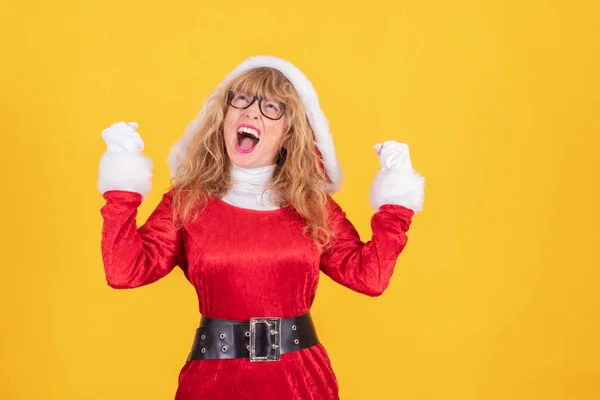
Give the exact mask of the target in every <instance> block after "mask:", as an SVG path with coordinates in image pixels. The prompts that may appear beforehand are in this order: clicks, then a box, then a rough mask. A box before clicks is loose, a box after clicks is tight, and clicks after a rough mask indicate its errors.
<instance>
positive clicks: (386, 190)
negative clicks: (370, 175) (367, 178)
mask: <svg viewBox="0 0 600 400" xmlns="http://www.w3.org/2000/svg"><path fill="white" fill-rule="evenodd" d="M374 148H375V151H376V152H377V155H378V156H379V165H380V166H381V171H379V172H378V173H377V175H376V176H375V180H374V181H373V184H372V185H371V195H370V200H371V205H372V206H373V208H374V209H375V210H379V207H381V206H383V205H385V204H396V205H401V206H404V207H406V208H409V209H411V210H413V211H414V212H419V211H421V210H422V209H423V196H424V187H425V179H423V177H422V176H421V175H419V174H418V173H417V172H415V171H414V170H413V167H412V163H411V161H410V155H409V153H408V145H407V144H405V143H398V142H396V141H393V140H388V141H385V142H383V143H379V144H376V145H375V147H374Z"/></svg>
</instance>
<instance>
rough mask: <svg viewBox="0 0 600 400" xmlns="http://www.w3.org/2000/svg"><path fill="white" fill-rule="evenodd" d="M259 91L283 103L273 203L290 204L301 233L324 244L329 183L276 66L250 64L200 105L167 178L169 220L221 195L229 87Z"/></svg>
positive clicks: (226, 168) (227, 178) (297, 103)
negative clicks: (301, 223)
mask: <svg viewBox="0 0 600 400" xmlns="http://www.w3.org/2000/svg"><path fill="white" fill-rule="evenodd" d="M230 87H231V88H233V90H234V91H235V92H244V93H248V94H250V95H257V96H263V97H265V98H269V99H273V100H276V101H279V102H282V103H284V104H285V105H286V114H285V116H284V118H286V121H287V124H286V127H285V128H284V133H283V135H282V136H281V139H280V143H279V146H280V151H279V154H278V157H277V160H276V167H275V171H274V172H273V179H272V181H271V182H270V184H269V185H268V187H267V190H272V191H273V193H274V194H277V195H279V196H278V199H276V200H274V201H275V203H276V204H277V205H278V206H279V207H285V206H291V207H292V208H293V209H294V210H295V211H296V213H297V214H298V215H299V216H300V217H302V218H303V219H304V220H305V221H306V226H305V228H304V232H305V233H306V234H309V235H310V237H311V238H312V240H313V241H314V242H315V244H316V245H317V246H318V247H319V248H323V247H328V245H329V244H331V241H332V239H333V237H332V236H333V235H332V232H331V230H330V229H329V228H328V225H327V221H328V218H329V215H328V212H327V208H326V203H327V193H326V192H325V189H324V188H325V187H326V185H327V184H328V183H329V182H330V179H329V177H328V176H327V173H326V172H325V169H324V166H323V163H322V160H321V155H320V153H319V152H318V150H317V149H316V147H315V141H314V134H313V130H312V128H311V126H310V123H309V121H308V119H307V117H306V111H305V109H304V105H303V103H302V100H301V99H300V96H299V95H298V93H297V91H296V89H295V88H294V86H293V85H292V84H291V82H290V81H289V80H288V79H287V78H286V77H285V76H284V75H283V74H282V73H281V72H280V71H278V70H276V69H273V68H268V67H261V68H254V69H251V70H248V71H246V72H245V73H243V74H242V75H240V76H238V77H236V78H234V79H233V80H232V81H231V82H230V85H228V86H227V87H223V88H222V90H220V91H219V92H218V93H216V94H215V97H214V98H213V101H208V102H207V103H206V104H205V107H206V110H205V111H206V112H205V113H204V114H203V118H201V120H200V121H199V123H198V125H197V127H196V131H195V132H193V140H192V142H191V143H190V145H189V146H188V147H187V148H186V150H185V153H184V156H183V157H182V162H181V163H180V164H179V167H178V169H177V171H176V174H175V177H174V178H173V179H172V180H171V186H172V188H171V191H172V194H173V216H174V222H175V224H176V225H177V226H179V227H181V226H183V225H184V224H186V223H188V222H190V221H192V220H194V219H196V218H197V217H198V215H199V214H200V213H201V212H202V211H203V207H205V206H206V204H207V203H208V199H209V197H210V196H212V197H215V198H219V199H220V198H222V197H223V196H224V195H225V194H226V193H227V191H228V190H229V189H230V188H231V185H232V183H233V179H232V176H231V160H230V159H229V156H228V155H227V150H226V147H225V139H224V135H223V122H224V119H225V114H226V113H227V108H228V104H227V100H228V93H229V88H230Z"/></svg>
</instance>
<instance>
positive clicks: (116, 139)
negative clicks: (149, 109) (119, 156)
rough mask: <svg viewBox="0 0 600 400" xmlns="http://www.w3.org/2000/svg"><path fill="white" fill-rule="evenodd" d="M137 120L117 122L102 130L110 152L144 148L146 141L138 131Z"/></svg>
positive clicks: (136, 151)
mask: <svg viewBox="0 0 600 400" xmlns="http://www.w3.org/2000/svg"><path fill="white" fill-rule="evenodd" d="M137 127H138V124H137V122H128V123H125V122H117V123H114V124H112V125H111V126H110V127H108V128H106V129H104V130H103V131H102V139H104V142H105V143H106V147H108V152H109V153H121V152H135V153H141V152H142V150H144V141H143V140H142V138H141V136H140V134H139V133H137V132H136V129H137Z"/></svg>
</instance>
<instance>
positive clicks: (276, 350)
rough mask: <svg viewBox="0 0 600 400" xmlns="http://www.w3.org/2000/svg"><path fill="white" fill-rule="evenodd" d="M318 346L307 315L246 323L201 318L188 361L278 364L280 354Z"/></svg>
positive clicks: (261, 319)
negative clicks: (248, 359) (237, 360)
mask: <svg viewBox="0 0 600 400" xmlns="http://www.w3.org/2000/svg"><path fill="white" fill-rule="evenodd" d="M318 343H319V338H318V337H317V333H316V331H315V327H314V325H313V321H312V318H311V316H310V312H307V313H306V314H304V315H300V316H298V317H292V318H251V319H250V321H249V322H246V321H233V320H226V319H216V318H208V317H205V316H202V319H201V320H200V327H199V328H198V329H196V335H195V337H194V344H193V346H192V350H191V351H190V354H189V356H188V359H187V360H188V361H191V360H209V359H226V358H250V361H279V359H280V356H281V354H285V353H290V352H292V351H297V350H301V349H305V348H307V347H311V346H314V345H316V344H318Z"/></svg>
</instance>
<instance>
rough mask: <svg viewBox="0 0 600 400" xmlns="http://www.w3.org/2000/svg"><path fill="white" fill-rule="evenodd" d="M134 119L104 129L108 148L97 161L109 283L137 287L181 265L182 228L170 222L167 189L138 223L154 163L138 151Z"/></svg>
mask: <svg viewBox="0 0 600 400" xmlns="http://www.w3.org/2000/svg"><path fill="white" fill-rule="evenodd" d="M136 128H137V124H136V123H135V122H131V123H128V124H126V123H125V122H119V123H116V124H113V125H111V127H110V128H107V129H105V130H104V131H103V132H102V137H103V138H104V140H105V142H106V144H107V147H108V150H107V151H106V153H104V155H103V156H102V159H101V161H100V171H99V177H98V189H99V190H100V192H101V193H102V194H103V197H104V198H105V199H106V204H105V205H104V206H103V207H102V209H101V214H102V218H103V226H102V260H103V262H104V270H105V272H106V280H107V282H108V284H109V285H110V286H111V287H113V288H119V289H124V288H135V287H139V286H143V285H147V284H149V283H152V282H155V281H157V280H158V279H160V278H162V277H164V276H165V275H167V274H168V273H169V272H170V271H171V270H172V269H173V268H174V267H175V266H176V265H180V266H182V267H184V266H185V262H186V261H185V255H184V250H183V240H182V233H181V230H180V229H177V228H176V227H175V225H174V224H173V218H172V208H171V205H172V203H171V201H172V197H171V193H170V192H169V193H166V194H165V195H163V198H162V200H161V202H160V203H159V204H158V206H157V207H156V209H155V210H154V212H153V213H152V214H151V215H150V217H149V218H148V220H147V221H146V223H145V224H143V225H142V226H140V227H139V228H138V226H137V221H136V216H137V210H138V207H139V206H140V204H141V203H142V200H143V198H144V197H145V196H146V193H147V192H148V190H150V186H151V177H152V172H151V170H152V163H151V161H150V160H149V159H148V158H146V157H144V156H143V155H142V154H141V152H142V150H143V148H144V144H143V142H142V139H141V138H140V136H139V134H138V133H137V132H136V131H135V130H136Z"/></svg>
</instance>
